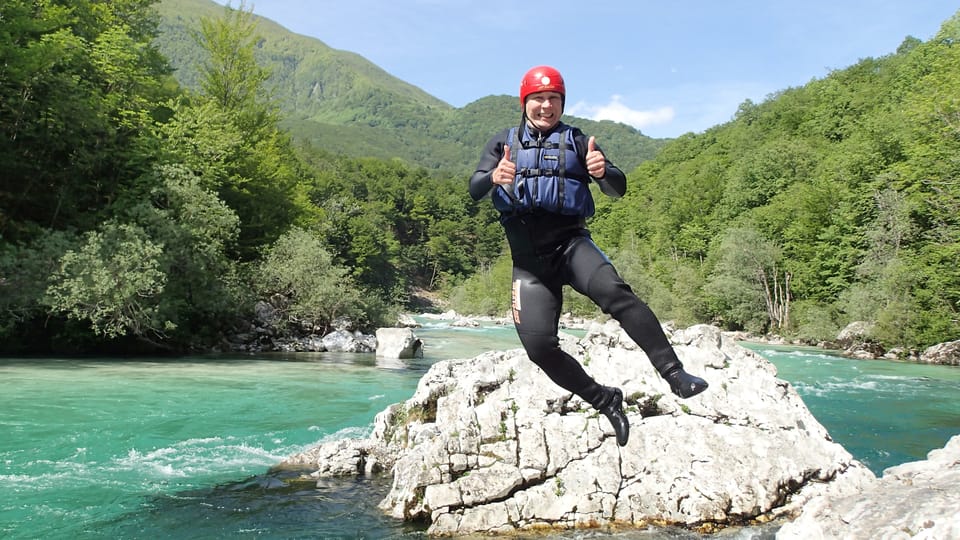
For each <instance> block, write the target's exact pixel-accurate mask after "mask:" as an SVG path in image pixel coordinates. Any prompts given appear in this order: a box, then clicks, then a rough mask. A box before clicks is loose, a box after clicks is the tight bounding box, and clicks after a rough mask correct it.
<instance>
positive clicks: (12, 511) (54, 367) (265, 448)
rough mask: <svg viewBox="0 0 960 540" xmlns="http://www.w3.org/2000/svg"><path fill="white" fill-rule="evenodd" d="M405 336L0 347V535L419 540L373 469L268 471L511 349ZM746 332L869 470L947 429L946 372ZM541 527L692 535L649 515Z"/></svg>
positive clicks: (953, 398)
mask: <svg viewBox="0 0 960 540" xmlns="http://www.w3.org/2000/svg"><path fill="white" fill-rule="evenodd" d="M416 332H417V335H418V336H420V337H421V338H423V339H424V341H425V343H426V347H425V355H424V358H423V359H417V360H414V361H396V360H394V361H384V360H378V359H377V358H375V356H374V355H367V354H330V353H323V354H309V353H301V354H296V355H257V356H243V355H232V356H230V355H225V356H216V357H191V358H180V359H174V360H158V359H155V358H152V359H151V358H142V359H141V358H129V359H106V358H86V359H57V358H45V359H5V360H0V537H3V538H17V539H19V538H46V539H49V538H71V539H73V538H151V539H152V538H176V539H185V538H224V537H231V538H370V539H379V538H397V539H400V538H423V537H424V534H423V527H422V526H420V525H416V524H404V523H400V522H397V521H395V520H392V519H390V518H387V517H385V516H383V515H381V514H380V512H379V511H378V510H377V508H376V505H377V502H378V501H379V500H380V499H381V498H382V497H383V495H384V494H385V493H386V490H387V489H388V487H389V485H388V480H386V479H383V478H380V479H377V478H373V479H371V478H359V479H345V480H331V481H328V482H324V483H322V484H321V485H319V486H317V485H314V484H313V483H309V484H304V483H298V482H293V481H291V479H290V478H285V477H282V476H275V475H271V474H268V469H269V468H270V467H271V466H272V465H274V464H276V463H277V462H278V461H280V460H281V459H282V458H284V457H286V456H288V455H290V454H293V453H295V452H298V451H301V450H305V449H307V448H309V447H311V446H313V445H315V444H317V443H318V442H321V441H326V440H330V439H336V438H342V437H356V436H364V435H367V434H368V433H369V431H370V428H371V426H372V421H373V417H374V416H375V415H376V414H377V413H378V412H380V411H381V410H383V409H384V408H386V407H387V406H388V405H390V404H392V403H396V402H399V401H403V400H406V399H407V398H409V397H410V396H411V395H412V394H413V391H414V389H415V388H416V384H417V381H418V380H419V378H420V377H421V376H422V375H423V373H424V372H425V371H426V370H427V369H428V368H429V366H430V365H431V364H432V363H433V362H435V361H437V360H440V359H444V358H461V357H472V356H474V355H476V354H479V353H480V352H483V351H485V350H489V349H507V348H513V347H518V346H519V342H518V341H517V339H516V336H515V335H514V334H513V330H512V328H503V327H495V326H492V327H484V328H479V329H452V328H449V327H447V326H446V325H444V324H442V323H433V324H431V323H429V321H428V322H427V324H426V325H425V327H424V328H422V329H418V330H417V331H416ZM748 346H749V347H750V348H753V349H754V350H756V351H758V352H760V353H761V354H763V355H764V356H766V357H767V358H769V359H770V360H771V361H772V362H773V363H774V364H776V365H777V368H778V370H779V373H780V377H781V378H783V379H785V380H788V381H790V382H791V383H793V384H794V385H795V387H796V388H797V391H798V392H799V393H800V395H801V396H802V397H803V398H804V401H805V402H806V403H807V405H808V407H809V408H810V409H811V411H812V412H813V414H814V415H815V416H816V417H817V418H818V419H819V420H820V421H821V423H823V424H824V425H825V426H826V427H827V429H828V430H829V431H830V433H831V435H832V436H833V438H834V439H835V440H836V441H837V442H839V443H840V444H842V445H844V447H846V448H847V449H848V450H849V451H850V452H851V453H852V454H853V455H854V456H855V457H857V458H858V459H860V460H861V461H863V462H864V463H865V464H866V465H867V466H868V467H870V468H871V469H872V470H873V471H874V472H875V473H877V474H880V473H882V471H883V469H884V468H886V467H889V466H891V465H896V464H899V463H903V462H906V461H913V460H917V459H923V458H924V457H925V456H926V453H927V452H928V451H930V450H931V449H933V448H938V447H942V446H943V444H944V443H945V442H946V441H947V439H949V438H950V437H951V436H953V435H955V434H957V433H960V400H958V399H957V397H958V396H960V369H957V368H949V367H941V366H925V365H916V364H907V363H895V362H886V361H855V360H848V359H843V358H839V357H835V356H831V355H828V354H824V353H823V352H822V351H819V350H814V349H798V348H787V347H772V346H767V345H748ZM769 534H770V533H769V530H767V531H763V530H752V531H751V530H747V531H740V532H737V531H731V532H729V533H725V534H724V535H721V537H740V538H762V537H768V536H769ZM731 535H732V536H731ZM558 537H563V538H599V537H603V538H611V537H614V538H644V539H660V538H691V539H692V538H700V536H698V535H696V534H694V533H690V532H687V531H680V530H664V529H650V530H647V531H635V532H631V533H620V534H616V535H612V536H611V535H608V534H606V533H602V532H596V531H594V532H575V533H569V534H566V535H560V536H558Z"/></svg>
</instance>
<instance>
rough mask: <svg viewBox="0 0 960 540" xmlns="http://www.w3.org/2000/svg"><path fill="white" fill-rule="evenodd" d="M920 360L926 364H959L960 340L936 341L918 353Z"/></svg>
mask: <svg viewBox="0 0 960 540" xmlns="http://www.w3.org/2000/svg"><path fill="white" fill-rule="evenodd" d="M920 361H921V362H925V363H927V364H942V365H945V366H960V340H958V341H948V342H946V343H938V344H936V345H933V346H932V347H928V348H927V349H926V350H925V351H923V354H921V355H920Z"/></svg>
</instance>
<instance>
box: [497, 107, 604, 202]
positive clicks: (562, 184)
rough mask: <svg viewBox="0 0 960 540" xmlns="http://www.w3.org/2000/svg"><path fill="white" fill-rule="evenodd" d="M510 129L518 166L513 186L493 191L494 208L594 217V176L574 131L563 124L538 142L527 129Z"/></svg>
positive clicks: (513, 157)
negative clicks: (575, 140) (592, 183)
mask: <svg viewBox="0 0 960 540" xmlns="http://www.w3.org/2000/svg"><path fill="white" fill-rule="evenodd" d="M519 135H520V130H519V129H518V128H516V127H514V128H511V129H510V133H509V134H508V135H507V144H508V145H510V157H511V161H513V162H514V163H515V164H516V165H517V175H516V178H514V181H513V184H512V185H506V186H504V185H498V186H497V189H494V190H493V193H492V194H491V197H492V198H493V206H494V207H495V208H496V209H497V210H499V211H500V212H501V213H504V214H512V215H516V214H525V213H530V212H535V211H545V212H552V213H557V214H562V215H566V216H581V217H584V218H588V217H590V216H592V215H593V213H594V203H593V195H592V194H591V193H590V186H589V184H590V175H589V174H588V173H587V170H586V168H585V167H584V164H583V163H582V162H581V160H580V156H578V155H577V147H576V144H575V143H574V136H573V135H574V130H573V129H572V128H571V127H570V126H568V125H566V124H560V126H559V127H558V128H557V129H555V130H554V131H553V132H552V133H550V135H549V136H548V137H546V138H543V137H540V138H534V137H533V136H531V134H530V130H529V129H527V128H526V126H524V129H523V139H522V140H521V139H520V136H519Z"/></svg>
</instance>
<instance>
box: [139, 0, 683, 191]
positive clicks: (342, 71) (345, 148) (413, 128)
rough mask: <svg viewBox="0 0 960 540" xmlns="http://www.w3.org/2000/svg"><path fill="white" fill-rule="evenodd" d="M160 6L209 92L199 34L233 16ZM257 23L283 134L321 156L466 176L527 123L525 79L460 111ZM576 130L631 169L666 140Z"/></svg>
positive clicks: (168, 42) (318, 44) (366, 65)
mask: <svg viewBox="0 0 960 540" xmlns="http://www.w3.org/2000/svg"><path fill="white" fill-rule="evenodd" d="M237 4H238V3H236V2H235V3H234V7H238V6H237ZM249 4H250V3H249V2H248V5H249ZM157 8H158V11H159V13H160V14H161V16H162V17H161V21H160V23H161V24H160V34H159V36H158V38H157V40H156V43H157V47H158V48H159V49H160V51H161V52H162V53H163V54H164V55H165V56H166V57H167V58H169V59H170V62H171V65H172V66H173V67H174V68H175V72H174V74H175V76H176V78H177V80H178V81H179V82H180V83H181V84H182V85H184V86H185V87H187V88H190V89H194V90H196V89H199V87H200V82H201V71H200V66H201V65H202V63H203V60H204V54H205V52H204V51H203V49H202V48H201V47H199V46H198V45H197V43H196V41H195V40H194V39H193V37H192V36H193V34H194V33H195V32H196V28H197V27H198V25H199V20H200V18H201V17H204V16H207V17H209V16H215V15H218V14H219V13H221V12H222V11H223V8H222V7H221V6H220V5H218V4H216V3H215V2H213V1H211V0H161V1H160V2H159V3H158V4H157ZM254 20H255V21H256V22H257V34H258V36H259V39H258V41H257V44H256V47H255V49H254V54H255V57H256V59H257V61H258V62H259V63H260V64H261V65H262V66H264V67H265V68H266V69H267V71H268V72H269V77H268V79H267V81H266V87H267V88H268V89H269V90H270V93H271V95H272V97H273V99H274V100H275V101H276V103H277V105H278V107H279V108H280V110H281V112H282V114H283V117H282V119H281V122H280V123H281V126H282V127H284V128H285V129H287V130H288V131H289V132H290V134H291V135H292V136H293V138H294V139H295V140H297V141H301V142H303V143H306V144H309V145H310V146H312V147H313V148H322V149H324V150H325V151H326V152H328V153H331V154H335V155H344V156H350V157H373V158H379V159H401V160H403V161H404V162H406V163H407V164H409V165H413V166H419V167H425V168H428V169H431V170H446V171H452V172H454V173H457V174H463V175H465V176H466V175H469V173H470V172H472V171H473V167H475V166H476V163H477V158H478V155H479V152H480V149H481V148H482V147H483V144H484V143H485V142H486V141H487V138H489V137H490V136H491V135H492V134H493V133H495V132H496V131H498V130H500V129H503V128H504V127H506V126H509V125H512V124H515V123H517V122H518V121H519V119H520V105H519V102H518V99H517V97H516V95H517V92H519V84H520V75H521V74H517V88H505V89H504V91H510V92H512V93H513V95H512V96H490V97H486V98H482V99H479V100H477V101H476V102H474V103H471V104H468V105H467V106H466V107H464V108H462V109H457V108H454V107H452V106H450V105H448V104H447V103H444V102H443V101H440V100H439V99H437V98H434V97H433V96H430V95H429V94H427V93H426V92H424V91H423V90H421V89H419V88H417V87H415V86H412V85H410V84H408V83H406V82H404V81H401V80H399V79H397V78H395V77H393V76H392V75H390V74H388V73H386V72H385V71H383V70H382V69H380V68H379V67H377V66H376V65H374V64H372V63H370V62H369V61H368V60H366V59H364V58H363V57H361V56H359V55H357V54H355V53H352V52H349V51H340V50H336V49H332V48H330V47H328V46H327V45H326V44H325V43H323V42H322V41H320V40H318V39H314V38H310V37H306V36H301V35H298V34H294V33H292V32H290V31H288V30H286V29H285V28H283V27H281V26H279V25H277V24H276V23H274V22H272V21H270V20H269V19H264V18H260V17H254ZM318 24H321V25H322V19H321V20H320V22H319V23H318ZM318 31H322V28H318ZM428 69H429V68H428ZM575 123H576V124H577V125H578V126H580V127H581V128H582V129H583V130H584V131H586V132H587V133H589V134H591V135H595V136H597V138H598V140H600V141H602V143H603V147H604V149H605V150H606V151H607V152H608V153H610V154H611V155H612V156H616V162H617V164H618V165H620V166H621V167H623V168H624V169H625V170H629V169H632V168H634V167H636V166H637V165H639V164H640V163H641V162H643V161H644V160H646V159H650V158H651V157H653V155H654V154H655V153H656V151H657V149H658V148H660V147H661V146H662V145H663V143H664V142H665V141H663V140H659V139H651V138H650V137H647V136H645V135H643V134H642V133H640V132H639V131H637V130H636V129H633V128H631V127H629V126H626V125H624V124H617V123H614V122H609V121H605V122H594V121H591V120H585V119H576V122H575Z"/></svg>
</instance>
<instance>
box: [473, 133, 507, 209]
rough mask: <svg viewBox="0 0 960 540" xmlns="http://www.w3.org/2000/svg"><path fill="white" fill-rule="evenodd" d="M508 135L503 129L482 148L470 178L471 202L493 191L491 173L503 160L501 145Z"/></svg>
mask: <svg viewBox="0 0 960 540" xmlns="http://www.w3.org/2000/svg"><path fill="white" fill-rule="evenodd" d="M509 133H510V129H509V128H507V129H504V130H503V131H501V132H500V133H497V134H496V135H494V136H493V138H492V139H490V140H489V141H488V142H487V145H486V146H484V147H483V153H482V154H480V162H479V163H478V164H477V170H476V171H475V172H474V173H473V175H472V176H470V196H471V197H473V200H475V201H479V200H480V199H482V198H484V197H486V196H487V195H489V194H490V192H491V191H492V190H493V180H492V173H493V170H494V169H496V168H497V164H498V163H500V159H501V158H503V145H504V144H505V143H506V140H507V135H508V134H509Z"/></svg>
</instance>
